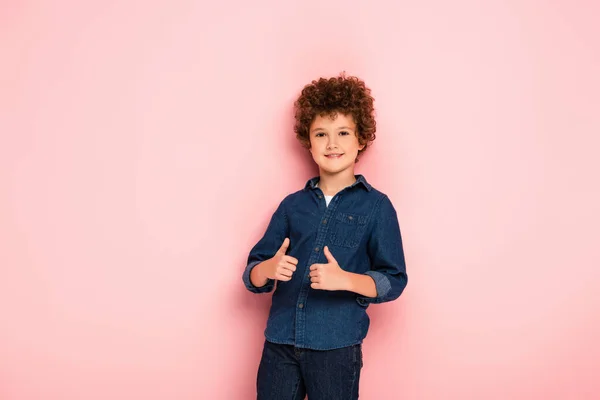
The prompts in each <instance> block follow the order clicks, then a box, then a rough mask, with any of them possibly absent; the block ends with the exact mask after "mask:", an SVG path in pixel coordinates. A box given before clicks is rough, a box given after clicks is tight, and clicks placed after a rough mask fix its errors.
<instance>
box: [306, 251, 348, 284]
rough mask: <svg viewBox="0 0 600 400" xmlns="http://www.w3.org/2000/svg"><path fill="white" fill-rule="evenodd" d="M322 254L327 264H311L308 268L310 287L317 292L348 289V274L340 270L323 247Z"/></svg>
mask: <svg viewBox="0 0 600 400" xmlns="http://www.w3.org/2000/svg"><path fill="white" fill-rule="evenodd" d="M323 253H324V254H325V257H326V258H327V264H313V265H311V266H310V282H311V284H310V287H311V288H313V289H319V290H346V288H347V287H348V280H349V278H348V272H346V271H344V270H343V269H342V268H340V266H339V264H338V263H337V261H336V260H335V258H334V257H333V255H332V254H331V252H330V251H329V247H327V246H325V248H324V249H323Z"/></svg>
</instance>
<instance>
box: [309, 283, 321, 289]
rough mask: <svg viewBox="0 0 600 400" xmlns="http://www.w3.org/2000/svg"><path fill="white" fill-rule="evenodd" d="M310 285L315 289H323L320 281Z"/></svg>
mask: <svg viewBox="0 0 600 400" xmlns="http://www.w3.org/2000/svg"><path fill="white" fill-rule="evenodd" d="M310 287H311V288H313V289H321V285H320V284H318V283H311V284H310Z"/></svg>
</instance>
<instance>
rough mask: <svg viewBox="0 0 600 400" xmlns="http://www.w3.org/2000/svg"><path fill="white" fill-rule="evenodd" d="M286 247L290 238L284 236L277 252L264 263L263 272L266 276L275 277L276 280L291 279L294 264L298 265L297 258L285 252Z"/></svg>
mask: <svg viewBox="0 0 600 400" xmlns="http://www.w3.org/2000/svg"><path fill="white" fill-rule="evenodd" d="M288 247H290V239H289V238H285V240H284V241H283V244H282V245H281V247H280V248H279V250H277V253H275V255H274V256H273V257H272V258H271V259H269V262H268V263H266V264H267V265H265V270H264V274H265V276H266V277H267V278H269V279H277V280H278V281H289V280H290V279H292V275H293V274H294V272H295V271H296V265H298V259H296V258H294V257H292V256H288V255H286V254H285V253H286V252H287V249H288Z"/></svg>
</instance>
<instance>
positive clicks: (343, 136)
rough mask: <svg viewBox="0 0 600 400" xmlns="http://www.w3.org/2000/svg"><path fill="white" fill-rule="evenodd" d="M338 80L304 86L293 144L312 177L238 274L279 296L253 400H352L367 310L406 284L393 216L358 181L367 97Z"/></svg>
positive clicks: (368, 125)
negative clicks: (308, 159)
mask: <svg viewBox="0 0 600 400" xmlns="http://www.w3.org/2000/svg"><path fill="white" fill-rule="evenodd" d="M370 93H371V91H370V89H368V88H367V87H366V86H365V84H364V82H363V81H361V80H360V79H358V78H356V77H346V76H345V75H344V74H342V75H340V76H339V77H335V78H330V79H323V78H321V79H319V80H318V81H313V82H312V83H311V84H309V85H307V86H306V87H304V89H303V90H302V93H301V95H300V97H299V98H298V99H297V101H296V102H295V104H294V106H295V117H296V124H295V127H294V131H295V132H296V137H297V138H298V140H299V141H300V143H302V145H303V146H304V147H306V148H307V149H309V151H310V153H311V155H312V158H313V160H314V162H315V163H316V164H317V166H318V167H319V176H318V177H315V178H312V179H310V180H309V181H308V183H307V184H306V186H305V187H304V189H302V190H300V191H298V192H296V193H293V194H290V195H288V196H287V197H286V198H285V199H284V200H283V201H282V202H281V203H280V204H279V207H278V208H277V210H276V211H275V213H274V214H273V217H272V218H271V221H270V223H269V226H268V228H267V231H266V232H265V234H264V236H263V237H262V239H260V241H259V242H258V243H257V244H256V245H255V246H254V248H252V250H251V251H250V255H249V257H248V264H247V266H246V269H245V271H244V274H243V281H244V284H245V285H246V288H247V289H248V290H250V291H251V292H253V293H266V292H270V291H272V290H273V288H274V287H275V282H277V285H276V286H277V287H276V289H275V291H274V293H273V296H272V304H271V310H270V313H269V319H268V321H267V328H266V330H265V338H266V340H265V343H264V348H263V352H262V358H261V361H260V365H259V368H258V376H257V392H258V399H259V400H295V399H298V400H302V399H304V397H305V395H306V394H308V398H309V400H319V399H323V400H336V399H340V400H349V399H357V398H358V387H359V378H360V370H361V368H362V365H363V364H362V341H363V339H364V338H365V336H366V334H367V330H368V328H369V316H368V315H367V313H366V309H367V307H368V306H369V304H371V303H383V302H386V301H391V300H395V299H396V298H398V297H399V296H400V294H401V293H402V291H403V290H404V288H405V286H406V283H407V275H406V267H405V262H404V252H403V249H402V239H401V236H400V228H399V225H398V220H397V217H396V211H395V209H394V207H393V205H392V203H391V202H390V200H389V199H388V197H387V196H386V195H385V194H383V193H381V192H379V191H378V190H376V189H375V188H373V187H372V186H371V185H369V183H368V182H367V181H366V179H365V178H364V177H363V176H362V175H354V166H355V163H356V162H357V161H358V155H359V154H360V153H362V152H364V151H365V150H366V148H367V146H368V145H369V144H370V142H372V141H373V140H374V139H375V126H376V124H375V119H374V109H373V97H372V96H371V94H370Z"/></svg>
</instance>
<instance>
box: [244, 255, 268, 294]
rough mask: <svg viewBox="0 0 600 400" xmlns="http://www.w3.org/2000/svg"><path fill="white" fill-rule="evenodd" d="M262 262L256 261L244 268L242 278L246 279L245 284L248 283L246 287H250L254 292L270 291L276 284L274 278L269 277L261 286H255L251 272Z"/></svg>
mask: <svg viewBox="0 0 600 400" xmlns="http://www.w3.org/2000/svg"><path fill="white" fill-rule="evenodd" d="M261 262H262V261H254V262H251V263H250V264H248V266H247V267H246V269H245V270H244V274H243V275H242V280H243V281H244V285H246V289H248V290H249V291H251V292H252V293H268V292H270V291H271V290H273V287H274V286H275V280H274V279H268V280H267V283H266V284H265V285H264V286H261V287H258V286H254V284H253V283H252V281H251V280H250V272H251V271H252V268H254V267H256V266H257V265H258V264H260V263H261Z"/></svg>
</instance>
